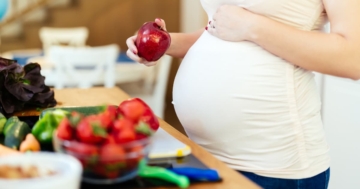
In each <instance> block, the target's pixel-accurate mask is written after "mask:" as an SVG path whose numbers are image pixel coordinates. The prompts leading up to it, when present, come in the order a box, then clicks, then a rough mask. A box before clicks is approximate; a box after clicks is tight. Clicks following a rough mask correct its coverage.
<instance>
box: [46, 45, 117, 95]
mask: <svg viewBox="0 0 360 189" xmlns="http://www.w3.org/2000/svg"><path fill="white" fill-rule="evenodd" d="M118 54H119V47H118V45H116V44H111V45H106V46H99V47H69V46H52V47H50V49H49V53H48V56H47V58H48V60H49V61H51V62H52V63H53V64H54V68H55V69H54V74H56V78H57V79H56V82H55V85H54V87H55V88H58V89H59V88H64V87H78V88H90V87H92V86H94V85H104V86H105V87H114V86H115V64H116V60H117V57H118Z"/></svg>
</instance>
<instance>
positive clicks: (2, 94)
mask: <svg viewBox="0 0 360 189" xmlns="http://www.w3.org/2000/svg"><path fill="white" fill-rule="evenodd" d="M40 71H41V67H40V65H39V64H37V63H30V64H27V65H25V66H24V67H22V66H20V65H19V64H17V63H16V62H15V61H13V60H8V59H4V58H1V57H0V103H1V104H0V105H1V107H0V111H1V112H2V113H6V114H11V113H14V112H16V111H20V110H22V109H23V108H26V107H42V108H45V107H52V106H55V105H56V103H57V102H56V100H55V98H54V91H52V90H50V88H49V87H48V86H46V85H45V83H44V81H45V77H44V76H42V75H41V73H40Z"/></svg>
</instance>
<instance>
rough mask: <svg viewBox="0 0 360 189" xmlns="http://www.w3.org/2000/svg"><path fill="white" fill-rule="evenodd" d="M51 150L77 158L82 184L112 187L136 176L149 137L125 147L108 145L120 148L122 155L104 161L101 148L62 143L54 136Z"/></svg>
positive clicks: (78, 143) (149, 142)
mask: <svg viewBox="0 0 360 189" xmlns="http://www.w3.org/2000/svg"><path fill="white" fill-rule="evenodd" d="M53 140H54V141H53V145H54V150H55V151H56V152H59V153H64V154H69V155H72V156H74V157H76V158H77V159H78V160H79V161H80V162H81V164H82V166H83V169H84V171H83V175H82V180H83V181H84V182H87V183H92V184H114V183H120V182H124V181H126V180H130V179H132V178H134V177H136V176H137V175H138V168H139V163H140V161H142V160H143V161H146V159H147V156H148V154H149V149H150V144H151V137H150V138H145V139H141V140H137V141H133V142H130V143H126V144H107V147H109V145H114V147H120V148H121V149H122V152H121V153H113V154H112V155H111V156H106V157H104V156H103V155H102V152H103V150H104V145H91V144H86V143H81V142H78V141H67V140H62V139H59V138H58V137H56V135H54V137H53Z"/></svg>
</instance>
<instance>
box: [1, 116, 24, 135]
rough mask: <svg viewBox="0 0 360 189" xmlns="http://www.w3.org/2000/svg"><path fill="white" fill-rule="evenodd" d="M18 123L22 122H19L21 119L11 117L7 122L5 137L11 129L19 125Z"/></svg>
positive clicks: (4, 131)
mask: <svg viewBox="0 0 360 189" xmlns="http://www.w3.org/2000/svg"><path fill="white" fill-rule="evenodd" d="M17 122H20V120H19V118H18V117H17V116H12V117H10V118H9V119H8V120H7V121H6V123H5V125H4V129H3V131H2V133H3V134H4V135H6V133H7V132H8V131H9V130H10V128H11V127H12V126H13V125H14V124H15V123H17Z"/></svg>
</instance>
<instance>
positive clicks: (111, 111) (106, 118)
mask: <svg viewBox="0 0 360 189" xmlns="http://www.w3.org/2000/svg"><path fill="white" fill-rule="evenodd" d="M117 116H118V109H117V108H116V107H115V106H107V107H106V110H105V111H104V112H102V113H100V114H98V118H99V120H100V122H101V126H102V127H104V128H105V129H107V130H108V129H110V128H111V127H112V125H113V121H114V120H115V119H116V118H117Z"/></svg>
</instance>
